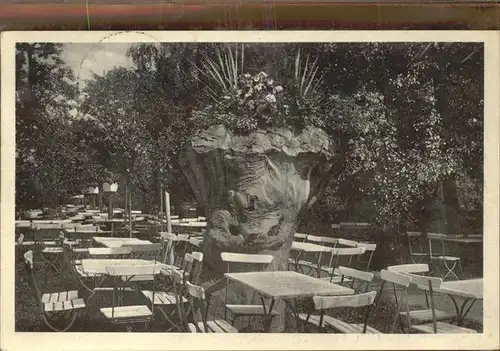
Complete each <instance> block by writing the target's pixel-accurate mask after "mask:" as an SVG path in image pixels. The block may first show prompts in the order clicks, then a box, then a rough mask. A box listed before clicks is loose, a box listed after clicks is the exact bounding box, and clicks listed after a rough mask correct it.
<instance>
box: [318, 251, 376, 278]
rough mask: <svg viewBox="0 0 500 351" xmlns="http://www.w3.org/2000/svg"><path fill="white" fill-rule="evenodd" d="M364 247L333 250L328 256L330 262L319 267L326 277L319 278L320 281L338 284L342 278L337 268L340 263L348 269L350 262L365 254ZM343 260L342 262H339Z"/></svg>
mask: <svg viewBox="0 0 500 351" xmlns="http://www.w3.org/2000/svg"><path fill="white" fill-rule="evenodd" d="M365 250H366V249H365V248H364V247H341V248H338V247H337V248H333V249H332V251H331V254H330V261H329V263H328V265H327V266H319V267H318V269H320V270H321V271H322V272H324V273H327V274H328V276H327V277H323V278H320V279H322V280H327V281H329V282H331V283H338V282H340V281H341V280H342V279H343V278H342V276H341V275H340V274H339V272H338V270H337V267H339V266H340V265H341V263H342V264H343V265H344V266H345V267H349V266H351V264H352V260H353V259H354V258H355V257H357V256H360V255H362V254H364V253H365ZM341 260H343V261H344V262H341ZM346 280H347V281H349V278H344V281H346Z"/></svg>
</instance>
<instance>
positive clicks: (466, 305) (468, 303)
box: [448, 295, 476, 325]
mask: <svg viewBox="0 0 500 351" xmlns="http://www.w3.org/2000/svg"><path fill="white" fill-rule="evenodd" d="M448 296H449V297H450V299H451V301H453V305H455V311H456V312H457V325H462V323H463V321H464V319H465V317H467V314H469V311H470V309H471V308H472V306H474V303H475V302H476V299H465V300H464V302H463V303H462V306H461V307H460V308H459V307H458V302H457V300H456V299H455V297H454V296H452V295H448Z"/></svg>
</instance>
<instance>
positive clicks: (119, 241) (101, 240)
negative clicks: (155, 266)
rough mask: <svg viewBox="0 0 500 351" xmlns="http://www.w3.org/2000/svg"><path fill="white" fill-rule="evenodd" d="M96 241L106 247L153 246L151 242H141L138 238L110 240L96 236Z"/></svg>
mask: <svg viewBox="0 0 500 351" xmlns="http://www.w3.org/2000/svg"><path fill="white" fill-rule="evenodd" d="M93 239H94V241H95V242H96V243H98V244H101V245H103V246H105V247H121V246H123V245H151V244H153V243H152V242H151V241H149V240H140V239H137V238H109V237H102V236H95V237H94V238H93Z"/></svg>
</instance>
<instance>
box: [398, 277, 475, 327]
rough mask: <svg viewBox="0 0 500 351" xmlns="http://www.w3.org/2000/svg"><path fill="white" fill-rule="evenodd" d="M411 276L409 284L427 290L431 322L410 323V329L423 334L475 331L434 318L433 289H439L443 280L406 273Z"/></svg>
mask: <svg viewBox="0 0 500 351" xmlns="http://www.w3.org/2000/svg"><path fill="white" fill-rule="evenodd" d="M407 274H408V276H409V277H411V284H414V285H416V286H417V287H418V288H419V289H424V290H428V291H429V295H430V300H431V311H432V323H427V324H420V325H411V326H410V330H413V331H416V332H421V333H425V334H448V333H459V334H462V333H477V331H476V330H474V329H469V328H465V327H461V326H458V325H455V324H451V323H446V322H440V321H438V320H437V318H436V306H435V305H436V303H435V301H434V290H435V289H439V287H440V286H441V284H442V283H443V280H442V279H441V278H435V277H428V276H422V275H417V274H413V273H407Z"/></svg>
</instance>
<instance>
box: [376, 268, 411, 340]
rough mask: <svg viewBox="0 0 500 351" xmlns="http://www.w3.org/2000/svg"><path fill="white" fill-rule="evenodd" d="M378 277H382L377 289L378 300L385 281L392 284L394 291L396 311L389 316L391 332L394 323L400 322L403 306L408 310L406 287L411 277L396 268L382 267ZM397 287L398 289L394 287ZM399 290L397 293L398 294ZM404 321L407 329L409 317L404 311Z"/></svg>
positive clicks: (409, 325)
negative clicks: (378, 289)
mask: <svg viewBox="0 0 500 351" xmlns="http://www.w3.org/2000/svg"><path fill="white" fill-rule="evenodd" d="M380 278H381V279H382V284H381V286H380V291H379V298H378V299H379V301H380V299H381V297H382V293H383V291H384V286H385V284H386V283H390V284H392V291H393V293H394V301H395V302H396V311H395V313H394V315H392V316H391V318H393V320H392V322H393V323H392V327H391V332H394V329H395V326H396V323H397V322H399V323H401V315H400V312H401V310H402V309H403V307H404V310H405V311H407V312H408V311H409V306H408V287H409V286H410V283H411V277H410V276H409V275H408V274H405V273H404V272H399V271H396V270H388V269H383V270H382V271H381V272H380ZM396 287H398V288H399V289H396ZM398 290H399V294H398ZM377 305H378V303H377ZM406 323H407V327H408V329H409V328H410V327H411V319H410V314H409V313H406Z"/></svg>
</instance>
